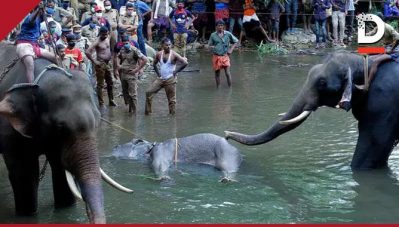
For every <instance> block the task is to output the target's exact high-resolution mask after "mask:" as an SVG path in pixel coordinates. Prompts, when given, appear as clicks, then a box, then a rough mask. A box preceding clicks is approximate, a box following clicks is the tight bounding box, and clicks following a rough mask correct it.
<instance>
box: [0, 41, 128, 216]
mask: <svg viewBox="0 0 399 227" xmlns="http://www.w3.org/2000/svg"><path fill="white" fill-rule="evenodd" d="M15 56H16V53H15V46H11V45H4V44H3V43H0V68H4V66H6V65H9V63H10V62H11V60H12V59H13V58H14V57H15ZM34 68H35V71H34V75H35V81H34V83H33V84H31V83H26V82H27V81H26V76H25V69H24V66H23V64H22V63H21V62H19V63H17V64H16V65H15V66H14V67H12V68H11V70H10V71H9V72H8V73H7V74H6V75H5V76H4V77H2V78H1V79H0V153H2V155H3V158H4V161H5V164H6V167H7V170H8V175H9V180H10V182H11V186H12V189H13V192H14V200H15V210H16V213H17V215H23V216H26V215H34V214H36V212H37V204H38V201H37V200H38V198H37V197H38V196H37V194H38V184H39V159H38V158H39V156H40V155H45V156H46V158H47V160H48V161H49V164H50V166H51V171H52V174H51V176H52V183H53V193H54V204H55V207H68V206H71V205H73V204H75V195H76V196H79V195H80V193H81V195H80V197H81V198H82V199H83V200H84V202H85V203H86V207H87V212H88V213H87V216H88V218H89V221H90V222H91V223H105V222H106V218H105V212H104V199H103V190H102V182H101V178H102V175H103V178H105V179H106V180H107V182H111V183H112V184H113V185H114V186H116V187H117V188H119V189H123V190H124V191H126V192H130V191H131V190H130V189H127V188H124V187H123V186H121V185H118V184H117V183H116V182H114V181H113V180H112V179H110V178H109V177H107V176H106V175H105V174H102V173H101V170H100V163H99V157H98V152H97V142H96V136H95V135H96V127H97V126H98V123H99V119H100V113H99V111H98V108H97V106H96V103H97V102H96V101H95V100H94V97H95V96H94V95H93V89H92V87H91V84H90V81H89V80H88V76H87V75H86V74H85V73H83V72H81V71H70V72H66V71H64V70H63V69H61V68H58V67H56V66H52V65H51V62H49V61H47V60H44V59H40V58H39V59H36V60H35V67H34ZM66 170H67V171H69V172H70V173H71V174H67V175H66V174H65V171H66ZM72 175H73V178H74V181H76V182H77V185H78V187H79V189H80V192H79V190H78V189H77V188H78V187H77V186H76V185H74V187H75V188H74V189H72V190H71V189H70V187H68V182H69V185H71V182H72ZM67 179H68V180H67Z"/></svg>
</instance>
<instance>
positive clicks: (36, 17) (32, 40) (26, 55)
mask: <svg viewBox="0 0 399 227" xmlns="http://www.w3.org/2000/svg"><path fill="white" fill-rule="evenodd" d="M43 15H44V5H43V3H42V2H41V3H40V4H39V6H38V7H36V8H35V9H34V10H33V12H31V13H30V14H29V15H28V16H27V17H26V18H25V19H24V21H23V23H22V25H21V33H20V34H19V35H18V38H17V41H16V44H17V50H16V51H17V56H18V57H19V58H20V59H22V62H23V63H24V65H25V71H26V77H27V80H28V82H29V83H32V82H33V79H34V59H35V58H38V57H43V58H46V59H48V60H50V61H52V62H56V56H55V55H54V54H53V53H51V52H50V51H48V50H46V49H42V48H40V46H39V44H38V43H37V41H38V39H39V37H40V23H41V22H42V21H43Z"/></svg>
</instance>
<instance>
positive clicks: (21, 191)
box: [3, 149, 39, 216]
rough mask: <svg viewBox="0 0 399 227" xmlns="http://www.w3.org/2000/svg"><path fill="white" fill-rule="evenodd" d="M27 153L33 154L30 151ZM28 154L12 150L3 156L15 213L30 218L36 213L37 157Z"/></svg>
mask: <svg viewBox="0 0 399 227" xmlns="http://www.w3.org/2000/svg"><path fill="white" fill-rule="evenodd" d="M27 150H28V149H27ZM28 152H31V153H33V152H32V150H28ZM28 152H27V153H19V152H15V150H13V152H4V154H3V157H4V161H5V164H6V166H7V169H8V177H9V179H10V182H11V186H12V189H13V192H14V201H15V211H16V214H17V215H21V216H31V215H35V214H36V212H37V191H38V186H39V161H38V158H37V156H35V155H33V154H28ZM15 154H17V155H15Z"/></svg>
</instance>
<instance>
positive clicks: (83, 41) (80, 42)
mask: <svg viewBox="0 0 399 227" xmlns="http://www.w3.org/2000/svg"><path fill="white" fill-rule="evenodd" d="M72 31H73V34H74V35H75V37H76V47H77V48H79V50H80V51H81V52H82V55H83V63H82V70H83V71H85V72H87V73H89V70H88V68H87V67H88V66H90V67H91V62H90V61H89V59H88V58H87V56H86V53H85V52H86V50H87V49H88V48H89V46H91V42H90V40H89V39H88V38H87V37H84V36H82V26H80V24H76V25H74V26H73V27H72Z"/></svg>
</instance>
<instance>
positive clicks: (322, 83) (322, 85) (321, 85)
mask: <svg viewBox="0 0 399 227" xmlns="http://www.w3.org/2000/svg"><path fill="white" fill-rule="evenodd" d="M326 86H327V80H326V79H325V78H320V79H319V81H318V87H319V88H325V87H326Z"/></svg>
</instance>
